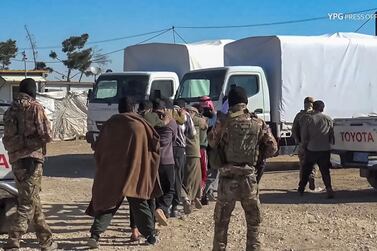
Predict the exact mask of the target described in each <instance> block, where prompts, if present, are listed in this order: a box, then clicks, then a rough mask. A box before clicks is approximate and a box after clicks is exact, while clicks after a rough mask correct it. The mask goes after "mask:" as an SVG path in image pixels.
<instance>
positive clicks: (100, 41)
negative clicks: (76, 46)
mask: <svg viewBox="0 0 377 251" xmlns="http://www.w3.org/2000/svg"><path fill="white" fill-rule="evenodd" d="M165 30H166V28H165V29H161V30H155V31H149V32H144V33H139V34H134V35H128V36H124V37H117V38H110V39H105V40H99V41H93V42H87V43H86V44H100V43H107V42H113V41H118V40H123V39H129V38H136V37H143V36H147V35H151V34H156V33H159V32H162V31H165ZM60 48H62V47H61V46H40V47H36V49H38V50H47V49H60ZM31 49H32V48H30V47H25V48H19V50H31Z"/></svg>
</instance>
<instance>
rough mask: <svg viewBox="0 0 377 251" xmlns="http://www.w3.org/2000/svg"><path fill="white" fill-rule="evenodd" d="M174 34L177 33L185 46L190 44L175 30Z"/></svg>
mask: <svg viewBox="0 0 377 251" xmlns="http://www.w3.org/2000/svg"><path fill="white" fill-rule="evenodd" d="M173 33H175V34H176V35H177V36H178V37H179V38H180V39H181V40H182V41H183V42H184V43H185V44H188V43H187V41H186V40H185V39H184V38H183V37H182V36H181V35H179V33H178V32H177V31H176V30H173Z"/></svg>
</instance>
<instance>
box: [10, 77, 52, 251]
mask: <svg viewBox="0 0 377 251" xmlns="http://www.w3.org/2000/svg"><path fill="white" fill-rule="evenodd" d="M35 98H36V84H35V81H34V80H33V79H31V78H26V79H24V80H22V81H21V83H20V93H19V95H18V96H17V97H16V99H15V100H14V101H13V103H12V105H11V107H10V108H9V109H8V110H7V111H6V112H5V114H4V137H3V143H4V146H5V149H6V150H7V151H8V154H9V161H10V162H11V164H12V170H13V174H14V177H15V181H16V185H17V189H18V207H17V214H16V217H15V220H14V223H13V224H12V225H11V227H10V230H9V239H8V242H7V243H6V245H5V246H4V249H5V250H12V249H17V250H18V249H19V247H20V239H21V237H22V235H23V234H25V233H26V231H27V230H28V226H29V223H30V222H32V223H34V225H35V231H36V235H37V239H38V241H39V245H40V247H41V250H55V249H56V248H57V245H56V243H54V242H53V240H52V233H51V230H50V228H49V226H48V225H47V223H46V220H45V216H44V214H43V211H42V204H41V201H40V197H39V192H40V191H41V181H42V173H43V164H44V158H45V154H46V144H47V143H48V142H50V141H51V140H52V138H51V127H50V122H49V120H48V119H47V117H46V114H45V112H44V109H43V106H42V105H41V104H39V103H38V102H37V101H36V100H35Z"/></svg>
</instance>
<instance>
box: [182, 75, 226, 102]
mask: <svg viewBox="0 0 377 251" xmlns="http://www.w3.org/2000/svg"><path fill="white" fill-rule="evenodd" d="M225 74H226V70H209V71H200V72H190V73H186V74H185V75H184V76H183V79H182V84H181V85H180V86H179V90H178V95H177V98H183V99H185V100H186V101H187V102H196V101H199V99H200V97H203V96H208V97H210V98H211V100H213V101H217V100H219V98H220V94H221V90H222V87H223V84H224V78H225Z"/></svg>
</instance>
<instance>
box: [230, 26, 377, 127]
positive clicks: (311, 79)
mask: <svg viewBox="0 0 377 251" xmlns="http://www.w3.org/2000/svg"><path fill="white" fill-rule="evenodd" d="M224 50H225V52H224V63H225V65H226V66H236V65H257V66H261V67H262V68H263V69H264V71H265V73H266V76H267V81H268V82H269V83H268V84H269V89H270V95H271V96H270V97H271V98H270V100H271V110H272V121H274V122H279V121H281V122H292V121H293V118H294V116H295V115H296V113H297V112H298V111H299V110H300V109H302V107H303V100H304V98H305V97H306V96H313V97H314V98H315V99H320V100H323V101H324V102H325V104H326V107H325V113H327V114H328V115H330V116H331V117H333V118H342V117H353V116H357V115H359V114H371V113H376V112H377V101H376V99H375V97H376V96H377V70H376V65H377V38H376V37H374V36H369V35H363V34H357V33H335V34H327V35H322V36H267V37H250V38H245V39H241V40H238V41H235V42H233V43H230V44H228V45H226V46H225V48H224Z"/></svg>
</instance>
